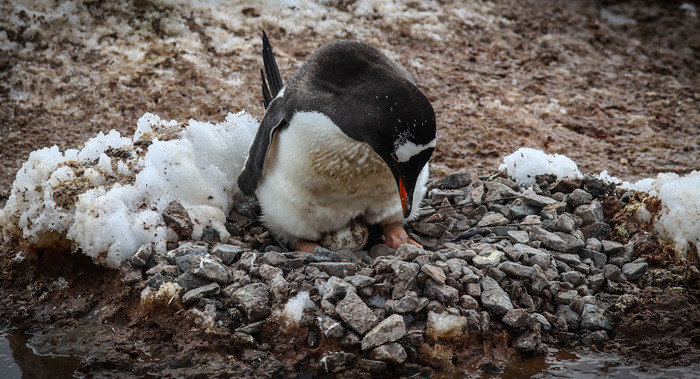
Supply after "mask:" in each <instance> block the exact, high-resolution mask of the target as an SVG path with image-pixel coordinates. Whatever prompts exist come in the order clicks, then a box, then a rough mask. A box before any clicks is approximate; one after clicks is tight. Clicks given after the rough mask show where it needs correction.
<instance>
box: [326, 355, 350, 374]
mask: <svg viewBox="0 0 700 379" xmlns="http://www.w3.org/2000/svg"><path fill="white" fill-rule="evenodd" d="M355 358H357V356H356V355H355V354H353V353H345V352H331V353H325V354H323V357H321V359H320V360H319V362H318V370H319V371H320V372H323V373H328V374H333V373H339V372H341V371H346V370H347V369H348V367H349V366H350V364H351V363H352V362H353V361H354V360H355Z"/></svg>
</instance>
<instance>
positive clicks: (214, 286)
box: [182, 283, 221, 304]
mask: <svg viewBox="0 0 700 379" xmlns="http://www.w3.org/2000/svg"><path fill="white" fill-rule="evenodd" d="M220 291H221V287H219V284H218V283H211V284H208V285H205V286H202V287H199V288H195V289H193V290H189V291H187V292H185V294H184V295H182V302H183V303H185V304H187V303H193V302H195V301H197V300H199V299H203V298H205V297H211V296H216V295H218V294H219V292H220Z"/></svg>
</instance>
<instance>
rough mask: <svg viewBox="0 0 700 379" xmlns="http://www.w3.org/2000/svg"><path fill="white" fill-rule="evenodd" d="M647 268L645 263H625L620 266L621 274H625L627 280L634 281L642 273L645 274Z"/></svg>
mask: <svg viewBox="0 0 700 379" xmlns="http://www.w3.org/2000/svg"><path fill="white" fill-rule="evenodd" d="M648 267H649V265H648V264H647V263H646V262H637V263H634V262H632V263H627V264H624V265H622V273H623V274H625V277H627V280H631V281H634V280H636V279H637V278H639V277H640V276H642V275H644V273H645V272H647V269H648Z"/></svg>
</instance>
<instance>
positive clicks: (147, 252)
mask: <svg viewBox="0 0 700 379" xmlns="http://www.w3.org/2000/svg"><path fill="white" fill-rule="evenodd" d="M153 252H154V249H153V243H147V244H145V245H143V246H141V247H140V248H139V249H138V250H137V251H136V253H135V254H134V255H133V256H132V257H131V264H132V265H134V266H137V267H144V266H146V264H147V263H148V260H149V259H151V256H152V255H153Z"/></svg>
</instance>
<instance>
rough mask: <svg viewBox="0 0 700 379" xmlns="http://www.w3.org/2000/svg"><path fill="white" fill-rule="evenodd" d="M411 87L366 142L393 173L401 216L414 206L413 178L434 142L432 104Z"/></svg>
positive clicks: (434, 126)
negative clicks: (376, 133)
mask: <svg viewBox="0 0 700 379" xmlns="http://www.w3.org/2000/svg"><path fill="white" fill-rule="evenodd" d="M413 89H414V91H411V92H413V93H411V94H410V95H409V96H406V97H404V99H403V100H405V102H404V103H403V104H402V103H401V102H398V103H397V104H396V107H397V108H398V109H397V111H396V112H390V113H389V114H390V116H389V117H384V120H383V122H382V125H381V126H380V128H378V129H379V133H378V136H377V137H378V138H377V140H376V141H373V142H374V143H370V146H372V148H373V149H374V150H375V151H376V152H377V154H378V155H379V156H380V157H381V158H382V159H383V160H384V162H386V164H387V165H388V166H389V168H390V169H391V172H392V174H393V175H394V180H396V185H397V187H398V190H399V196H400V198H401V207H402V208H403V214H404V217H408V216H409V215H410V213H411V209H412V207H413V206H414V204H413V192H414V191H415V187H416V181H417V180H418V176H419V175H420V173H421V171H422V170H423V168H424V167H425V165H426V164H428V160H429V159H430V156H431V155H432V154H433V151H434V150H435V142H436V124H435V112H434V110H433V107H432V106H431V105H430V102H429V101H428V99H427V98H426V97H425V96H424V95H423V94H422V93H421V92H420V91H419V90H418V88H415V87H414V88H413ZM402 97H403V96H402ZM415 205H417V204H415Z"/></svg>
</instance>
